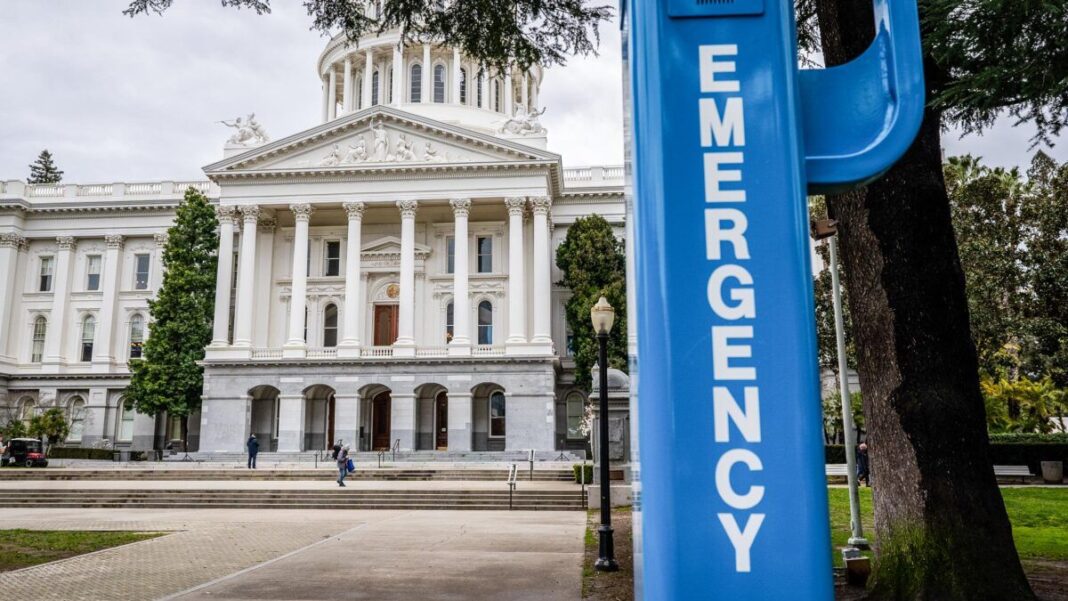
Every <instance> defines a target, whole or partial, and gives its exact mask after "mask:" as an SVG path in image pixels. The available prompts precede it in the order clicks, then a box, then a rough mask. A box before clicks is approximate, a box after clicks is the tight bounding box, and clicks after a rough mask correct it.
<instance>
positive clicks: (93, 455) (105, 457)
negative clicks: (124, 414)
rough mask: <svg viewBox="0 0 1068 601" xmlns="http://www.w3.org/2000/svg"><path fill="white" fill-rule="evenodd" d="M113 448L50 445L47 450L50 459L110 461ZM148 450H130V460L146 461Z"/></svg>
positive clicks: (112, 455)
mask: <svg viewBox="0 0 1068 601" xmlns="http://www.w3.org/2000/svg"><path fill="white" fill-rule="evenodd" d="M117 452H118V451H115V450H113V449H85V448H82V447H52V449H51V450H50V451H49V452H48V457H49V458H50V459H93V460H96V461H112V460H114V459H115V453H117ZM149 455H150V453H149V452H148V451H130V461H148V459H149Z"/></svg>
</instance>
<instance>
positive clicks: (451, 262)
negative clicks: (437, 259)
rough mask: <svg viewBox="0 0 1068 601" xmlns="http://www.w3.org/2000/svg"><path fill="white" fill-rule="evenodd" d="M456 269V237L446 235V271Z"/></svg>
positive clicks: (450, 271)
mask: <svg viewBox="0 0 1068 601" xmlns="http://www.w3.org/2000/svg"><path fill="white" fill-rule="evenodd" d="M455 271H456V238H454V237H452V236H445V273H453V272H455Z"/></svg>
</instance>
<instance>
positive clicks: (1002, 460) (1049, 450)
mask: <svg viewBox="0 0 1068 601" xmlns="http://www.w3.org/2000/svg"><path fill="white" fill-rule="evenodd" d="M1002 437H1005V438H1020V439H1024V440H1027V439H1031V438H1033V439H1035V442H1001V440H1000V439H1001V438H1002ZM990 438H991V445H990V463H991V464H992V465H1026V466H1027V467H1028V468H1030V469H1031V473H1032V474H1038V473H1039V469H1040V466H1039V463H1041V462H1043V461H1064V462H1065V463H1068V440H1065V438H1066V437H1065V435H1063V434H1062V435H1057V434H1053V435H1050V434H998V435H994V436H991V437H990ZM1041 439H1050V441H1049V442H1042V441H1041ZM1058 441H1063V442H1058ZM823 451H824V457H825V458H826V461H827V463H845V462H846V458H845V447H843V446H842V445H827V446H825V447H823Z"/></svg>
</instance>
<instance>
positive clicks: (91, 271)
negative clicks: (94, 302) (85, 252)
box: [85, 255, 100, 291]
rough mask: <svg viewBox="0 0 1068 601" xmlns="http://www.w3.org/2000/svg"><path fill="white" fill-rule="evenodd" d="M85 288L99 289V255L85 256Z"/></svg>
mask: <svg viewBox="0 0 1068 601" xmlns="http://www.w3.org/2000/svg"><path fill="white" fill-rule="evenodd" d="M85 289H86V290H90V291H95V290H100V255H89V256H88V257H86V258H85Z"/></svg>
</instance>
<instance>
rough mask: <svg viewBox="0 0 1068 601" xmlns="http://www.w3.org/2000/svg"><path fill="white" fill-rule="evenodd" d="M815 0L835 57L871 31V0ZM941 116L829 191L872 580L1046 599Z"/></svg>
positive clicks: (941, 594) (926, 596)
mask: <svg viewBox="0 0 1068 601" xmlns="http://www.w3.org/2000/svg"><path fill="white" fill-rule="evenodd" d="M921 8H922V3H921ZM817 12H818V17H819V22H820V32H821V36H822V43H823V49H824V55H825V57H826V59H827V63H828V64H829V65H834V64H840V63H843V62H846V61H848V60H850V59H851V58H853V57H855V56H857V55H858V54H859V53H860V52H862V51H863V50H864V49H865V48H866V47H867V46H868V44H869V43H870V41H871V39H872V36H873V25H872V23H873V16H872V12H871V3H870V2H869V1H868V0H818V1H817ZM921 18H922V15H921ZM925 63H926V64H925V72H926V74H927V78H928V84H927V85H928V90H931V89H937V85H938V82H939V81H941V80H942V72H941V71H940V70H939V69H938V68H937V66H936V65H935V64H934V63H933V62H932V61H931V60H930V59H929V57H928V58H927V59H926V60H925ZM940 118H941V115H940V113H939V112H937V111H935V110H932V109H928V110H927V112H926V114H925V115H924V123H923V126H922V128H921V131H920V133H919V135H918V137H917V139H916V141H915V142H914V143H913V145H912V147H911V148H910V149H909V150H908V152H907V153H906V154H905V156H904V157H903V158H902V159H901V160H900V161H899V162H898V163H897V165H895V166H894V167H893V169H891V170H890V171H889V172H888V173H887V174H886V175H885V176H884V177H883V178H881V179H880V180H878V181H877V182H874V183H873V184H871V185H870V186H868V187H867V188H866V189H861V190H858V191H855V192H850V193H847V194H842V195H838V196H831V197H829V198H828V207H829V210H830V213H831V216H832V217H833V218H835V219H837V220H838V221H839V237H840V243H841V249H842V253H841V255H842V264H843V265H842V266H843V271H844V274H845V281H846V287H847V288H848V290H849V291H850V292H851V294H850V295H849V307H850V310H851V312H852V316H853V325H854V331H853V335H854V340H855V343H856V348H857V355H858V358H857V359H858V371H859V374H860V381H861V389H862V390H863V392H864V396H863V399H864V416H865V426H866V429H867V431H868V445H869V448H870V451H869V452H870V457H871V472H872V486H873V492H874V495H873V496H874V505H875V532H876V566H875V572H874V574H873V581H872V593H873V597H874V598H879V599H922V600H932V601H935V600H937V601H942V600H954V601H955V600H961V601H965V600H967V601H975V600H981V599H991V600H993V599H998V600H1016V599H1022V600H1027V599H1034V594H1033V593H1032V591H1031V588H1030V586H1029V585H1028V583H1027V579H1026V578H1025V576H1024V573H1023V569H1022V567H1021V565H1020V559H1019V556H1018V555H1017V552H1016V547H1015V545H1014V544H1013V540H1012V529H1011V527H1010V525H1009V519H1008V515H1007V514H1006V512H1005V505H1004V503H1003V501H1002V498H1001V493H1000V490H999V489H998V485H997V481H996V479H995V477H994V472H993V468H992V466H991V463H990V458H989V453H988V451H989V448H988V447H989V440H988V437H987V430H986V415H985V409H984V405H983V399H982V396H981V394H980V389H979V375H978V359H977V356H976V351H975V346H974V345H973V343H972V340H971V336H970V332H969V326H968V305H967V300H966V297H965V289H964V274H963V271H962V270H961V266H960V259H959V258H958V255H957V244H956V239H955V237H954V234H953V226H952V222H951V220H950V208H949V198H948V196H947V193H946V188H945V181H944V180H943V176H942V157H941V143H940V142H941V138H940V134H939V128H940ZM843 402H846V401H845V400H843Z"/></svg>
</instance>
